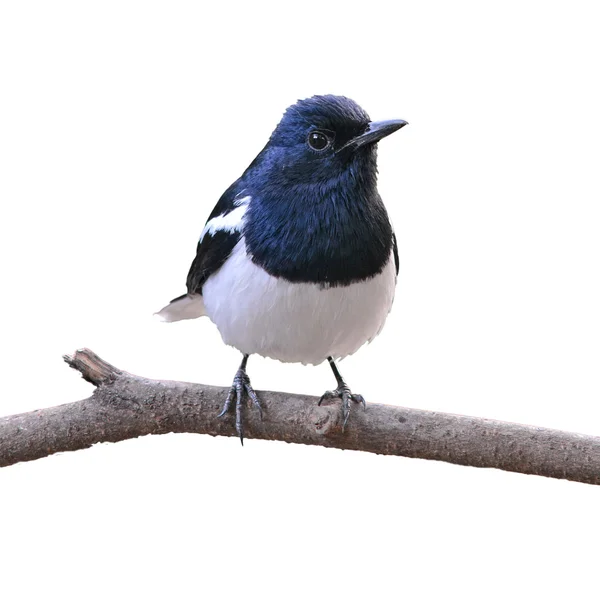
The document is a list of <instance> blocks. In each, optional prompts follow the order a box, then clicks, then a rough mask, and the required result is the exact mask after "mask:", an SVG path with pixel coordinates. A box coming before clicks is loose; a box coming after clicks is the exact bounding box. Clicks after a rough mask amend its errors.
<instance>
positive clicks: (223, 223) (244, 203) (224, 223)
mask: <svg viewBox="0 0 600 600" xmlns="http://www.w3.org/2000/svg"><path fill="white" fill-rule="evenodd" d="M250 199H251V198H250V196H244V197H243V198H239V199H237V198H236V199H235V200H234V204H235V205H236V206H237V208H234V209H233V210H232V211H231V212H228V213H225V214H223V215H219V216H218V217H213V218H212V219H211V220H210V221H209V222H208V223H207V224H206V225H205V227H204V229H203V230H202V234H201V235H200V241H202V239H203V238H204V236H205V235H206V234H207V233H208V234H210V235H214V234H215V233H216V232H217V231H228V232H233V231H240V230H241V229H242V224H243V221H244V215H245V214H246V211H247V210H248V204H249V203H250Z"/></svg>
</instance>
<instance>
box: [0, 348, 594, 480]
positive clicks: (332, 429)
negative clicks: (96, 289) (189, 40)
mask: <svg viewBox="0 0 600 600" xmlns="http://www.w3.org/2000/svg"><path fill="white" fill-rule="evenodd" d="M65 360H66V362H67V363H68V364H69V365H70V366H71V367H73V368H74V369H76V370H78V371H79V372H80V373H81V374H82V376H83V377H84V379H86V380H87V381H89V382H91V383H93V384H94V385H95V386H96V390H95V391H94V393H93V394H92V396H91V397H90V398H87V399H86V400H81V401H79V402H73V403H71V404H63V405H62V406H56V407H52V408H45V409H42V410H36V411H33V412H29V413H24V414H21V415H13V416H9V417H3V418H0V466H7V465H12V464H14V463H18V462H22V461H27V460H35V459H37V458H42V457H44V456H48V455H50V454H54V453H56V452H66V451H70V450H80V449H82V448H88V447H90V446H91V445H92V444H96V443H98V442H118V441H121V440H126V439H130V438H135V437H138V436H141V435H148V434H160V433H171V432H175V433H178V432H188V433H207V434H209V435H226V436H232V435H235V429H234V425H233V416H232V415H230V416H226V417H224V418H221V419H219V418H218V417H217V415H218V413H219V410H220V408H221V405H222V403H223V398H224V394H225V393H226V390H225V389H223V388H218V387H212V386H208V385H201V384H195V383H181V382H176V381H156V380H151V379H144V378H142V377H137V376H135V375H131V374H130V373H127V372H125V371H120V370H119V369H116V368H115V367H113V366H112V365H110V364H109V363H107V362H105V361H103V360H102V359H100V358H99V357H98V356H96V354H94V353H93V352H92V351H90V350H78V351H77V352H75V354H74V355H73V356H72V357H70V356H65ZM260 397H261V400H262V403H263V407H264V419H263V420H262V421H261V420H260V418H259V416H258V413H257V411H256V410H251V409H249V410H247V411H246V419H245V422H246V437H247V438H255V439H264V440H281V441H284V442H292V443H297V444H312V445H316V446H326V447H330V448H341V449H344V450H363V451H365V452H374V453H377V454H395V455H398V456H409V457H415V458H427V459H433V460H443V461H446V462H451V463H455V464H459V465H470V466H473V467H494V468H497V469H504V470H506V471H516V472H518V473H530V474H534V475H545V476H546V477H556V478H560V479H570V480H573V481H580V482H583V483H592V484H596V485H597V484H600V438H599V437H592V436H588V435H579V434H576V433H568V432H564V431H557V430H552V429H545V428H542V427H530V426H526V425H517V424H515V423H504V422H501V421H492V420H489V419H479V418H474V417H466V416H461V415H452V414H445V413H439V412H429V411H423V410H415V409H411V408H402V407H396V406H387V405H383V404H369V405H368V408H367V410H366V411H364V412H363V411H362V410H356V409H355V410H354V411H353V413H352V416H351V419H350V421H349V423H348V426H347V427H346V430H345V431H344V432H343V433H342V430H341V422H340V408H339V404H338V403H336V402H333V403H331V404H329V405H327V406H321V407H319V406H317V399H316V398H314V397H310V396H299V395H295V394H283V393H280V392H260Z"/></svg>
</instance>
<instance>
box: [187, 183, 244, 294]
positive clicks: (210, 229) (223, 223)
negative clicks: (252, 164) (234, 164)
mask: <svg viewBox="0 0 600 600" xmlns="http://www.w3.org/2000/svg"><path fill="white" fill-rule="evenodd" d="M249 201H250V195H249V194H248V193H247V190H245V189H244V188H243V186H242V185H241V184H240V180H238V181H236V182H235V183H233V184H232V185H231V186H230V187H229V188H227V190H225V192H224V193H223V195H222V196H221V197H220V198H219V201H218V202H217V203H216V204H215V207H214V208H213V210H212V212H211V213H210V215H209V217H208V219H207V220H206V224H205V225H204V229H203V230H202V233H201V234H200V240H199V241H198V245H197V247H196V257H195V258H194V260H193V262H192V265H191V267H190V270H189V273H188V277H187V289H188V293H190V294H201V293H202V286H203V285H204V283H205V282H206V280H207V279H208V278H209V277H210V276H211V275H212V274H213V273H214V272H215V271H217V270H218V269H220V268H221V267H222V266H223V263H224V262H225V261H226V260H227V258H229V255H230V254H231V252H232V250H233V249H234V247H235V245H236V244H237V243H238V241H239V240H240V237H241V226H242V219H243V217H244V214H245V212H246V209H247V207H248V203H249Z"/></svg>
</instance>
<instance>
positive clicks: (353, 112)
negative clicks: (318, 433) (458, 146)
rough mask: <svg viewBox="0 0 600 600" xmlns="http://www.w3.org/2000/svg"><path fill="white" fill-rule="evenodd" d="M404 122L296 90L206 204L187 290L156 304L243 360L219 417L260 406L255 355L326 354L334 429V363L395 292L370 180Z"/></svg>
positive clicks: (377, 321)
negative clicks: (258, 144)
mask: <svg viewBox="0 0 600 600" xmlns="http://www.w3.org/2000/svg"><path fill="white" fill-rule="evenodd" d="M405 125H407V122H406V121H404V120H400V119H395V120H386V121H371V119H370V117H369V115H368V114H367V113H366V111H365V110H364V109H362V108H361V107H360V106H359V105H358V104H357V103H356V102H354V101H353V100H351V99H349V98H347V97H345V96H337V95H331V94H329V95H317V96H312V97H310V98H306V99H303V100H299V101H298V102H296V103H295V104H293V105H291V106H290V107H288V108H287V110H286V111H285V112H284V114H283V117H282V118H281V120H280V122H279V123H278V125H277V126H276V127H275V130H274V131H273V133H272V134H271V136H270V138H269V140H268V142H267V144H266V145H265V146H264V148H263V149H262V151H261V152H260V153H259V154H258V155H257V156H256V158H255V159H254V160H253V161H252V162H251V163H250V166H249V167H248V168H247V169H246V170H245V171H244V172H243V174H242V176H241V177H240V178H239V179H237V180H236V181H235V182H234V183H233V184H231V185H230V186H229V187H228V188H227V189H226V190H225V192H224V193H223V195H222V196H221V197H220V199H219V201H218V202H217V203H216V205H215V207H214V208H213V210H212V212H211V213H210V215H209V217H208V219H207V221H206V224H205V225H204V229H203V230H202V232H201V234H200V239H199V241H198V244H197V249H196V256H195V258H194V259H193V262H192V264H191V267H190V269H189V273H188V276H187V282H186V284H187V292H186V293H185V294H183V295H181V296H178V297H177V298H175V299H173V300H172V301H171V302H170V303H169V304H168V305H167V306H165V307H164V308H162V309H161V310H160V311H159V312H158V313H156V314H157V315H158V317H159V318H160V319H161V320H163V321H166V322H173V321H180V320H185V319H195V318H198V317H202V316H207V317H208V318H209V319H210V320H211V321H212V322H213V323H214V324H215V325H216V327H217V329H218V330H219V333H220V334H221V337H222V339H223V342H224V343H225V344H228V345H230V346H233V347H234V348H237V349H238V350H239V351H240V352H241V353H242V362H241V364H240V367H239V369H238V370H237V372H236V374H235V377H234V379H233V383H232V385H231V388H230V389H229V392H228V394H227V396H226V398H225V402H224V404H223V409H222V410H221V412H220V414H219V416H224V415H226V414H227V413H229V412H230V410H231V407H232V405H233V403H234V401H235V429H236V431H237V434H238V435H239V438H240V440H241V443H242V445H243V443H244V418H243V415H244V412H243V411H244V410H245V408H244V407H245V404H246V402H247V401H248V400H249V401H250V402H251V403H252V404H253V405H254V407H255V408H256V409H257V410H258V412H259V414H260V416H261V418H262V412H263V411H262V406H261V402H260V399H259V397H258V395H257V393H256V392H255V391H254V389H253V388H252V385H251V383H250V378H249V376H248V373H247V362H248V358H249V356H250V355H252V354H258V355H260V356H264V357H269V358H274V359H277V360H279V361H282V362H293V363H303V364H305V365H318V364H320V363H323V362H325V361H328V363H329V365H330V367H331V369H332V371H333V375H334V377H335V380H336V383H337V387H336V388H335V389H334V390H333V391H327V392H325V393H324V394H323V395H322V396H321V398H320V400H319V405H320V404H321V402H323V401H324V400H330V399H339V400H340V401H341V413H342V414H341V420H342V431H343V430H344V428H345V427H346V425H347V422H348V418H349V415H350V412H351V411H350V407H351V405H352V404H353V403H357V404H361V405H362V406H363V407H366V402H365V400H364V398H363V396H362V395H360V394H353V393H352V391H351V389H350V387H349V386H348V384H347V383H346V381H345V379H344V378H343V377H342V376H341V374H340V372H339V369H338V367H337V362H336V361H339V360H341V359H342V358H344V357H346V356H349V355H351V354H353V353H354V352H356V351H357V350H358V349H359V348H360V347H361V346H363V345H364V344H365V343H367V342H370V341H371V340H373V339H374V338H375V337H376V336H377V335H378V334H379V332H380V331H381V329H382V328H383V325H384V323H385V321H386V318H387V315H388V313H389V312H390V309H391V307H392V303H393V300H394V294H395V288H396V280H397V277H398V245H397V241H396V236H395V233H394V230H393V228H392V224H391V222H390V219H389V217H388V214H387V211H386V209H385V206H384V204H383V202H382V199H381V197H380V195H379V193H378V190H377V144H378V142H379V141H380V140H382V139H383V138H384V137H386V136H388V135H390V134H391V133H394V132H395V131H398V130H399V129H401V128H402V127H404V126H405Z"/></svg>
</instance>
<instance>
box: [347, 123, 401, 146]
mask: <svg viewBox="0 0 600 600" xmlns="http://www.w3.org/2000/svg"><path fill="white" fill-rule="evenodd" d="M405 125H408V123H407V122H406V121H403V120H402V119H393V120H391V121H374V122H371V123H369V128H368V129H367V130H366V131H365V132H364V133H363V134H361V135H359V136H357V137H355V138H353V139H351V140H350V141H349V142H348V143H347V144H345V145H344V147H343V148H341V150H344V149H345V148H352V149H354V150H355V149H356V148H360V147H361V146H364V145H365V144H375V143H377V142H378V141H379V140H381V139H383V138H384V137H386V136H388V135H390V133H394V131H398V129H401V128H402V127H404V126H405Z"/></svg>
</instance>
